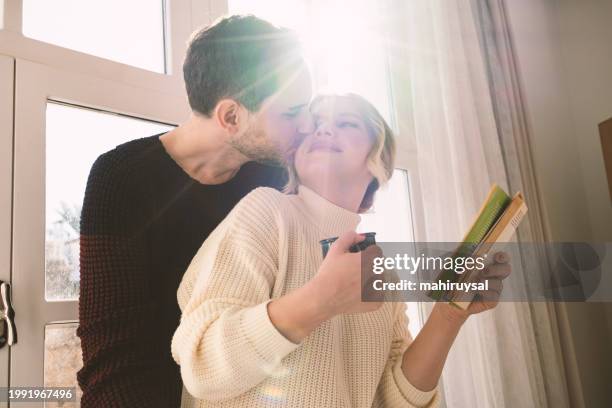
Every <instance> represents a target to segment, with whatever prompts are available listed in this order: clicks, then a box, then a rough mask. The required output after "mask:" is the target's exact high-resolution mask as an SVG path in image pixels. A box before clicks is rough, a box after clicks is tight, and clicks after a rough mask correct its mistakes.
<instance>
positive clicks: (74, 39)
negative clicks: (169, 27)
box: [23, 0, 165, 73]
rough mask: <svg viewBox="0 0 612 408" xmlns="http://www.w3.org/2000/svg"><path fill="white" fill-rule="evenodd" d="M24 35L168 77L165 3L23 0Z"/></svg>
mask: <svg viewBox="0 0 612 408" xmlns="http://www.w3.org/2000/svg"><path fill="white" fill-rule="evenodd" d="M23 34H24V35H25V36H27V37H30V38H34V39H37V40H40V41H44V42H47V43H51V44H55V45H59V46H61V47H65V48H70V49H73V50H76V51H81V52H84V53H87V54H92V55H96V56H98V57H102V58H107V59H110V60H113V61H118V62H122V63H124V64H128V65H134V66H136V67H140V68H144V69H148V70H150V71H155V72H162V73H163V72H164V71H165V69H164V67H165V63H164V59H165V52H164V16H163V1H162V0H130V1H124V0H104V1H100V0H88V1H83V0H53V1H49V0H23Z"/></svg>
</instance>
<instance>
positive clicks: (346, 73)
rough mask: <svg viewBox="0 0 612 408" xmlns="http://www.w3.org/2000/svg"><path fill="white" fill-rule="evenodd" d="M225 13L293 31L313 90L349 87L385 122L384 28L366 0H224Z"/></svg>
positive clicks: (373, 4) (372, 4) (387, 98)
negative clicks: (310, 72) (253, 17)
mask: <svg viewBox="0 0 612 408" xmlns="http://www.w3.org/2000/svg"><path fill="white" fill-rule="evenodd" d="M228 8H229V12H230V14H249V13H250V14H255V15H256V16H258V17H261V18H264V19H266V20H268V21H271V22H273V23H275V24H278V25H282V26H285V27H288V28H291V29H294V30H296V31H297V33H298V34H299V35H300V38H301V40H302V42H303V44H304V48H305V52H306V56H307V58H308V59H309V60H310V64H311V66H312V68H313V71H314V74H315V86H316V88H317V89H320V90H325V91H332V92H355V93H358V94H360V95H363V96H364V97H366V98H367V99H368V100H370V102H372V103H373V104H374V105H375V106H376V107H377V108H378V109H379V110H380V112H381V114H382V115H383V116H384V117H385V118H386V119H387V120H388V121H390V112H391V95H390V92H389V80H388V74H387V62H386V60H387V58H386V53H385V46H386V44H385V38H384V34H383V33H384V27H383V26H382V18H380V14H381V13H380V12H379V5H377V2H375V1H371V0H353V1H351V2H350V7H349V6H347V2H346V1H342V0H331V1H325V2H313V1H310V0H288V1H287V0H286V1H282V2H280V1H276V0H258V1H253V0H229V1H228Z"/></svg>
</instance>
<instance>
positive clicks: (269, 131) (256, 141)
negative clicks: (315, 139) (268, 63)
mask: <svg viewBox="0 0 612 408" xmlns="http://www.w3.org/2000/svg"><path fill="white" fill-rule="evenodd" d="M311 97H312V82H311V78H310V74H309V72H308V70H307V69H306V68H305V67H304V68H303V69H300V70H299V71H298V72H296V74H295V75H294V76H293V77H291V78H288V79H287V80H286V81H285V83H284V84H283V86H282V87H281V89H280V90H279V91H278V92H277V93H275V94H274V95H272V96H270V97H269V98H267V99H266V100H265V101H264V102H263V103H262V105H261V108H260V109H259V111H257V112H255V113H253V114H252V115H251V117H250V118H249V123H248V124H247V127H246V129H245V131H244V132H243V133H242V134H241V135H240V136H238V137H236V138H234V139H233V140H232V145H233V146H234V147H235V148H236V149H237V150H239V151H240V152H241V153H243V154H244V155H245V156H247V157H248V158H249V159H252V160H255V161H258V162H264V163H271V164H276V165H284V164H286V161H287V156H288V155H289V154H290V153H291V152H292V151H293V150H294V149H295V148H297V146H298V145H299V143H300V141H301V138H302V135H303V134H304V133H306V132H307V130H305V128H308V127H310V126H311V121H310V117H309V115H310V114H309V112H308V108H307V107H308V103H309V101H310V99H311Z"/></svg>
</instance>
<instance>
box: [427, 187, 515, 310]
mask: <svg viewBox="0 0 612 408" xmlns="http://www.w3.org/2000/svg"><path fill="white" fill-rule="evenodd" d="M511 201H512V199H511V198H510V196H509V195H508V194H507V193H506V192H505V191H504V190H503V189H501V188H500V187H499V186H498V185H497V184H493V186H491V190H489V194H488V196H487V199H486V200H485V202H484V203H483V205H482V207H481V208H480V211H479V212H478V216H477V217H476V219H475V220H474V223H473V224H472V227H471V228H470V229H469V230H468V232H467V234H465V236H464V237H463V240H462V242H461V244H460V245H459V247H458V248H457V249H456V250H455V253H454V254H453V257H466V256H470V255H472V254H473V253H474V250H475V249H476V248H477V247H478V245H479V244H480V242H482V240H483V239H484V238H485V236H486V235H487V233H488V232H489V230H490V229H491V228H492V227H493V225H495V222H496V221H497V220H498V219H499V217H501V215H502V214H503V213H504V210H505V209H506V207H508V205H509V204H510V202H511ZM458 276H459V275H458V274H457V273H455V271H453V270H452V269H446V270H443V271H441V272H440V274H439V275H438V278H437V280H438V281H442V282H446V281H451V282H456V281H457V279H458ZM444 293H445V292H444V291H442V290H436V291H431V292H430V293H429V294H428V295H429V297H431V298H432V299H435V300H440V299H441V298H442V297H443V295H444Z"/></svg>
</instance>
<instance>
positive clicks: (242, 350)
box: [171, 188, 299, 401]
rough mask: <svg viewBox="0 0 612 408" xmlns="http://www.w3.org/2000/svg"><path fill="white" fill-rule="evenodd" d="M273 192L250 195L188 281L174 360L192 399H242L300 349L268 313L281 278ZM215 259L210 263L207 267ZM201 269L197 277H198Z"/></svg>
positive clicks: (196, 263) (196, 260) (211, 243)
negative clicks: (285, 335) (271, 297)
mask: <svg viewBox="0 0 612 408" xmlns="http://www.w3.org/2000/svg"><path fill="white" fill-rule="evenodd" d="M275 194H280V193H278V192H276V191H273V190H271V189H268V188H258V189H256V190H254V191H253V192H251V193H250V194H249V195H247V196H246V197H245V198H244V199H243V200H242V201H241V202H240V203H239V204H238V205H237V206H236V207H235V208H234V209H233V210H232V212H231V213H230V214H229V215H228V217H227V218H226V220H225V221H224V223H222V224H221V226H220V228H221V231H219V230H218V231H215V233H213V234H218V235H219V239H218V240H209V241H207V242H205V243H204V245H202V247H201V248H200V250H199V251H198V254H196V257H195V258H194V262H192V264H191V265H190V267H189V268H188V271H187V275H194V274H195V275H196V276H197V279H196V281H195V284H194V286H193V288H191V294H190V296H189V298H188V299H187V300H185V299H181V290H179V304H183V305H184V306H183V307H182V309H183V310H182V316H181V322H180V324H179V327H178V328H177V330H176V332H175V334H174V337H173V339H172V346H171V349H172V355H173V357H174V359H175V361H176V362H177V363H178V364H179V365H180V366H181V377H182V378H183V383H184V386H185V388H186V389H187V391H188V392H189V393H190V394H191V395H192V396H194V397H196V398H199V399H203V400H208V401H222V400H227V399H230V398H233V397H236V396H238V395H241V394H243V393H244V392H246V391H248V390H249V389H251V388H253V387H255V386H256V385H257V384H259V383H260V382H261V381H263V380H264V379H265V378H266V377H268V376H270V374H271V373H272V372H273V370H274V369H275V367H277V366H278V364H279V363H280V361H281V359H282V358H283V357H285V356H286V355H288V354H289V353H290V352H292V351H293V350H295V349H296V348H297V347H298V346H299V345H298V344H295V343H292V342H291V341H289V340H288V339H286V338H285V337H284V336H283V335H282V334H281V333H280V332H279V331H278V330H277V329H276V328H275V327H274V325H273V324H272V322H271V321H270V318H269V316H268V312H267V305H268V303H269V302H270V296H271V291H272V288H273V285H274V281H275V278H276V274H277V271H278V235H279V232H278V228H279V223H278V222H277V219H278V211H277V210H276V209H275V207H274V205H273V202H274V199H275V197H274V195H275ZM202 259H209V260H210V262H200V260H202ZM194 268H196V270H194Z"/></svg>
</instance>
